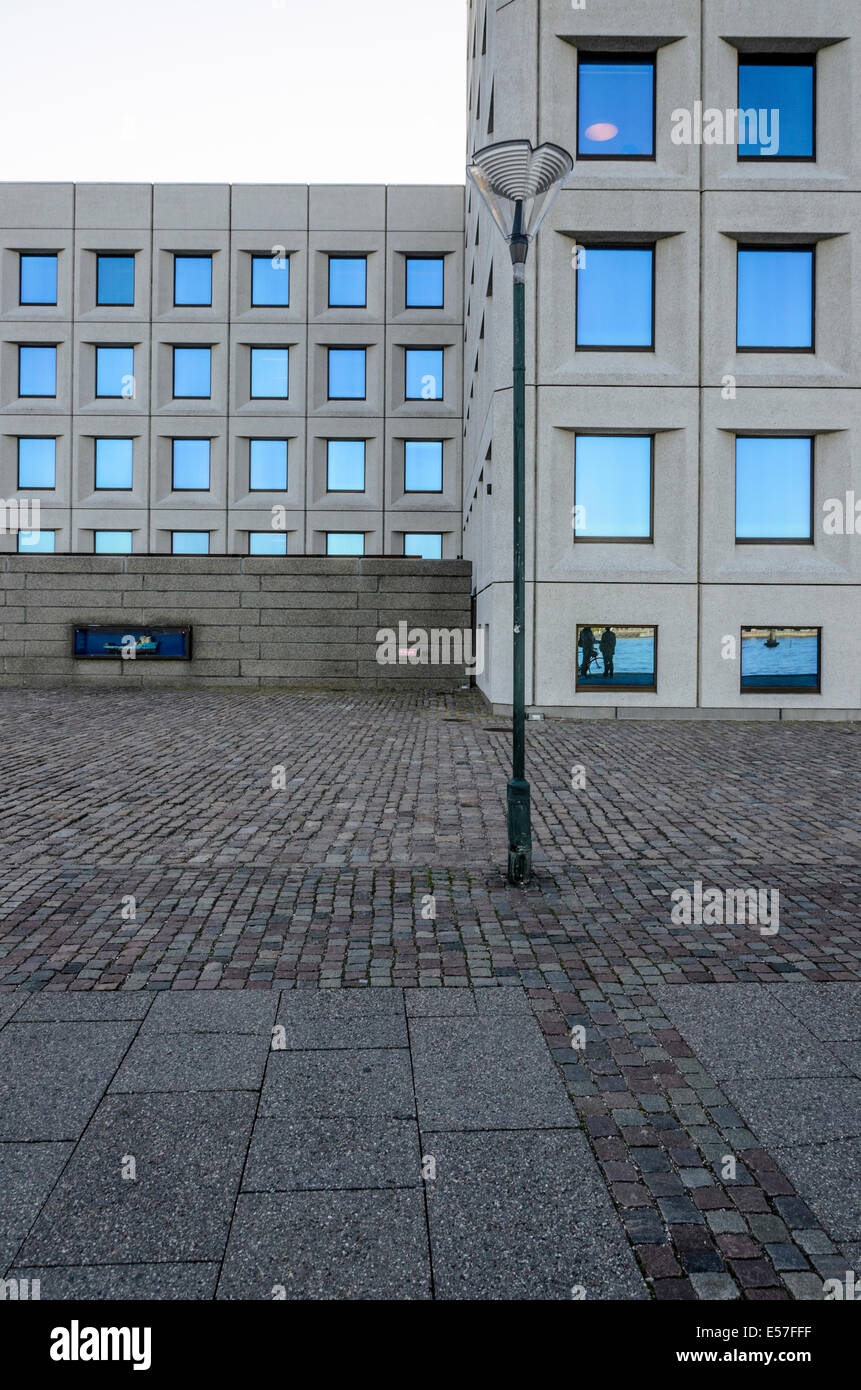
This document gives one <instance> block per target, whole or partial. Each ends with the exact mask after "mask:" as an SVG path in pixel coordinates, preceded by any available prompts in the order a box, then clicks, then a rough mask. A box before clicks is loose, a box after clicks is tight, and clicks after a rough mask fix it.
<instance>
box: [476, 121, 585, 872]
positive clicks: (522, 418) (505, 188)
mask: <svg viewBox="0 0 861 1390" xmlns="http://www.w3.org/2000/svg"><path fill="white" fill-rule="evenodd" d="M573 167H574V161H573V159H572V158H571V156H570V154H569V153H568V151H567V150H563V149H562V148H561V146H559V145H547V144H545V145H539V146H538V147H537V149H533V148H532V145H531V144H530V142H529V141H528V140H504V141H501V142H500V143H499V144H496V145H485V147H484V149H481V150H477V151H476V153H475V154H474V155H473V157H472V163H471V164H470V165H468V166H467V171H466V172H467V173H468V175H469V177H470V178H471V180H472V182H473V183H474V184H475V186H476V188H477V189H478V192H479V193H480V194H481V197H482V199H483V201H484V202H485V204H486V205H487V208H488V211H489V212H490V215H491V217H492V218H493V220H494V222H495V223H496V225H497V227H498V228H499V230H500V232H501V233H502V235H503V236H504V237H505V240H506V241H507V243H508V248H509V251H510V252H511V264H512V268H513V271H514V456H513V460H512V465H513V489H512V491H513V511H514V573H513V606H514V644H513V663H512V665H513V671H512V682H513V688H512V750H511V780H510V781H509V783H508V792H507V805H508V880H509V882H510V883H526V882H527V881H528V879H529V876H530V874H531V872H532V816H531V810H530V802H529V783H528V782H527V781H526V775H525V752H526V724H525V720H526V632H525V625H526V584H525V578H524V569H525V550H526V518H525V509H526V467H525V454H526V310H525V305H526V299H525V290H526V256H527V253H528V251H529V243H530V241H531V240H532V238H533V237H534V236H535V234H536V232H537V231H538V228H539V227H540V226H541V223H542V222H543V221H544V218H545V217H546V216H547V213H548V212H549V211H550V207H551V205H552V203H553V200H554V198H555V197H556V194H557V193H558V192H559V190H560V188H561V187H562V184H563V183H564V182H565V179H566V178H567V177H568V175H569V174H570V172H571V170H572V169H573Z"/></svg>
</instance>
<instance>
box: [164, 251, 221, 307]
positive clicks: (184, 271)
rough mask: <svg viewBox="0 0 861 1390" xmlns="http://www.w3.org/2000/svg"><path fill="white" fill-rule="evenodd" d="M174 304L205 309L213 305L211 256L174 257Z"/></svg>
mask: <svg viewBox="0 0 861 1390" xmlns="http://www.w3.org/2000/svg"><path fill="white" fill-rule="evenodd" d="M173 302H174V304H176V305H184V304H191V305H195V304H196V305H203V306H204V307H209V306H210V305H211V304H212V257H211V256H174V258H173Z"/></svg>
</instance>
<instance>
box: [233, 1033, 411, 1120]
mask: <svg viewBox="0 0 861 1390" xmlns="http://www.w3.org/2000/svg"><path fill="white" fill-rule="evenodd" d="M259 1113H260V1115H261V1116H268V1117H269V1118H271V1119H277V1120H290V1119H296V1118H298V1117H299V1116H310V1117H313V1118H314V1119H318V1120H320V1119H367V1118H370V1117H373V1118H380V1117H385V1118H390V1119H412V1118H414V1116H415V1101H414V1099H413V1086H412V1077H411V1072H410V1054H409V1052H408V1051H407V1049H406V1048H401V1049H395V1048H388V1049H381V1048H367V1049H359V1050H342V1051H335V1050H333V1051H314V1052H277V1051H276V1052H271V1053H270V1055H269V1065H268V1066H267V1069H266V1080H265V1083H264V1086H263V1091H262V1094H261V1097H260V1112H259Z"/></svg>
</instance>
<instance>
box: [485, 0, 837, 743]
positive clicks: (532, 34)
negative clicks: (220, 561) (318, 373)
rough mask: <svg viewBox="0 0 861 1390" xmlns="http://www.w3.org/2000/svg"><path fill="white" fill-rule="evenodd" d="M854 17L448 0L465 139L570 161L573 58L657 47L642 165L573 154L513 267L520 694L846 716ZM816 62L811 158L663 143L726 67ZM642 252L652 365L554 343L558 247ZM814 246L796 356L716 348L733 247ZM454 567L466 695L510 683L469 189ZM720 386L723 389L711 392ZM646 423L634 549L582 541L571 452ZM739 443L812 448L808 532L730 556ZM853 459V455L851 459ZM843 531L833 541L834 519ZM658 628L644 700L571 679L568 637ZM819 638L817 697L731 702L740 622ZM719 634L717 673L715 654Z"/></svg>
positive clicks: (683, 5) (764, 7)
mask: <svg viewBox="0 0 861 1390" xmlns="http://www.w3.org/2000/svg"><path fill="white" fill-rule="evenodd" d="M859 38H861V11H859V9H858V6H857V4H854V3H852V0H822V2H821V3H820V0H793V3H792V4H791V5H787V4H785V3H783V2H782V0H755V3H754V0H744V2H743V3H742V0H655V3H654V4H650V5H648V6H644V5H642V4H639V3H636V0H602V3H601V4H600V5H593V4H592V3H591V0H587V3H585V4H579V3H576V2H575V3H570V0H539V3H537V4H536V3H532V0H507V2H506V3H492V2H491V3H487V4H482V3H479V0H474V3H473V4H472V5H471V9H470V32H469V64H470V83H469V146H470V148H471V149H477V148H480V147H481V146H482V145H485V144H489V143H493V142H495V141H499V140H505V139H515V138H522V137H528V138H529V139H530V140H532V142H533V144H537V143H540V142H543V141H553V142H555V143H557V144H560V145H562V146H564V147H565V148H566V149H568V150H570V151H571V152H572V153H575V152H576V150H577V122H578V113H577V73H578V55H579V54H581V53H606V52H608V51H610V52H618V53H622V54H632V53H640V54H645V53H649V52H653V53H656V55H657V56H656V65H655V74H656V77H655V91H656V98H655V105H656V109H655V158H654V159H651V160H649V159H643V160H625V159H608V160H601V161H600V162H591V161H584V160H582V159H575V167H574V171H573V173H572V174H571V176H570V177H569V179H568V182H567V184H566V186H565V188H564V189H563V191H562V193H561V195H560V196H559V198H558V200H557V202H556V204H555V205H554V208H553V210H552V212H551V214H550V217H549V218H548V220H547V222H546V223H545V224H544V226H543V228H542V229H541V232H540V235H539V237H538V238H537V241H536V242H535V243H534V244H533V247H532V249H531V251H530V255H529V262H528V264H527V375H526V380H527V496H528V501H527V614H528V622H529V631H530V634H531V643H530V646H529V649H528V655H527V702H528V703H529V704H531V705H532V706H533V707H534V708H536V709H539V710H544V711H548V712H554V713H567V714H569V715H573V716H583V717H589V716H597V717H601V716H603V717H607V716H610V717H612V716H614V715H616V716H619V717H624V716H628V717H635V718H642V717H649V716H651V715H659V716H661V715H662V716H665V717H666V716H669V717H679V716H684V715H685V714H686V713H688V714H697V715H700V716H703V717H709V716H722V717H727V716H730V717H757V718H758V717H778V715H779V714H780V713H781V712H782V713H783V716H784V717H792V718H817V717H825V718H835V717H848V718H856V719H857V718H858V717H859V707H860V706H861V700H859V691H861V633H859V626H858V621H857V619H858V611H859V610H858V598H859V585H861V537H859V536H858V535H856V534H854V533H846V534H827V533H826V532H825V530H824V528H823V515H824V506H825V503H826V502H827V500H828V499H840V500H841V501H843V499H845V498H846V495H847V494H849V495H850V497H853V498H854V497H859V498H861V463H859V457H858V448H857V437H858V430H859V425H861V414H859V411H861V395H859V386H861V339H859V335H858V333H857V322H858V314H859V296H861V280H859V278H858V271H857V256H856V255H855V254H854V251H856V250H857V236H858V231H857V229H858V225H859V216H860V215H861V167H859V156H858V151H857V149H856V147H855V145H854V143H853V142H852V141H851V139H850V138H849V132H850V131H851V130H852V129H853V128H854V127H855V126H856V125H857V123H858V121H859V119H861V109H859V101H861V98H859V92H861V53H859ZM745 52H755V53H759V54H763V53H775V54H786V53H793V52H795V53H813V52H815V54H816V93H817V96H816V104H817V111H816V158H815V159H814V160H813V161H810V162H807V161H800V162H783V161H780V162H770V161H769V160H768V159H759V160H756V161H751V162H744V161H742V162H739V161H738V159H737V152H736V149H735V148H734V147H732V146H729V145H727V144H710V145H706V144H699V145H696V144H690V145H685V144H676V143H674V142H673V140H672V139H671V130H672V124H673V122H672V119H671V117H672V113H673V112H674V111H676V110H678V109H692V108H693V105H694V103H695V102H696V101H700V100H701V101H702V102H703V105H704V107H705V108H709V107H713V108H718V109H721V110H723V109H726V108H735V107H736V106H737V104H738V96H737V85H736V83H737V79H736V73H737V63H738V55H739V53H745ZM592 242H596V243H622V244H631V245H636V244H643V243H650V242H651V243H654V244H655V296H654V306H655V332H654V351H621V352H620V351H610V352H607V351H592V350H589V349H584V348H582V347H580V348H578V347H577V346H576V343H575V294H576V283H575V282H576V273H575V269H574V264H575V261H576V249H577V248H578V247H588V245H589V244H590V243H592ZM743 242H749V243H754V244H760V245H769V244H771V245H785V244H792V243H799V244H800V243H804V244H813V245H815V263H816V268H815V338H814V351H812V352H799V353H785V352H774V353H765V352H744V353H739V352H737V351H736V346H735V344H736V333H735V307H736V265H735V258H736V248H737V245H738V244H739V243H743ZM464 278H465V286H466V309H465V345H464V387H465V390H464V425H465V431H464V550H463V553H464V557H465V558H467V559H471V560H472V562H473V565H474V567H475V574H476V586H477V621H478V623H479V625H480V626H482V627H484V629H485V632H486V638H487V653H488V657H487V663H486V668H485V674H484V676H483V677H481V678H480V681H479V683H480V685H481V688H482V689H483V690H484V691H485V694H486V695H487V696H488V698H489V699H490V700H491V701H492V702H493V704H494V705H495V706H497V707H499V708H500V709H502V708H504V707H506V706H507V705H508V704H509V703H510V698H511V696H510V680H511V676H510V671H511V636H510V623H511V618H510V614H511V493H510V486H509V479H510V467H509V462H510V457H511V442H510V439H511V428H512V422H511V391H510V381H511V289H510V286H511V271H510V266H509V263H508V253H507V249H506V247H505V246H504V244H503V242H502V239H501V238H500V237H499V235H498V233H497V232H496V230H495V228H494V227H493V224H492V223H491V221H490V219H489V217H488V215H487V213H486V211H485V210H484V208H483V207H482V206H481V205H480V200H478V199H477V197H476V194H475V191H474V190H473V191H472V192H471V193H468V196H467V251H466V263H465V268H464ZM730 379H732V387H734V390H732V393H730V392H731V386H730V385H729V383H730ZM578 432H579V433H585V434H601V433H604V434H647V433H648V434H653V435H654V441H655V442H654V478H653V511H654V523H653V539H652V541H651V543H648V544H633V543H622V542H603V543H599V542H590V543H588V544H586V543H578V542H577V541H576V540H575V538H574V533H573V529H572V506H573V503H574V439H575V436H576V434H577V433H578ZM736 434H752V435H791V434H809V435H811V436H813V438H814V471H813V492H814V497H813V526H812V537H813V539H812V543H806V544H792V545H784V544H778V545H775V544H761V545H759V544H756V545H751V544H745V545H738V544H736V541H735V515H734V513H735V480H734V448H735V443H734V441H735V436H736ZM853 445H854V447H853ZM847 532H848V528H847ZM596 619H600V620H601V621H604V622H608V623H619V624H624V623H630V624H644V625H645V624H649V625H652V624H655V625H657V627H658V640H657V648H658V660H657V689H656V690H655V691H648V692H647V691H631V692H625V693H622V692H619V693H618V694H615V693H613V692H603V691H600V690H595V689H587V690H582V689H581V690H580V691H576V690H575V661H576V635H575V634H576V624H577V623H578V622H590V623H591V622H593V621H595V620H596ZM743 625H744V626H754V625H756V626H759V625H762V626H772V625H779V626H784V625H785V626H787V627H790V626H803V627H807V626H811V627H820V628H821V629H822V632H821V673H820V674H821V693H812V692H805V693H800V694H799V693H784V692H780V693H776V694H774V693H751V692H745V693H742V692H741V690H740V674H739V660H738V639H739V635H740V629H741V627H742V626H743ZM727 637H731V638H734V639H735V641H736V644H737V651H736V656H735V658H727V657H726V656H725V655H724V652H725V650H726V645H725V639H726V638H727Z"/></svg>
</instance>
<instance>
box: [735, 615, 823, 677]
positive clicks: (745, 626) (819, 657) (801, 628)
mask: <svg viewBox="0 0 861 1390" xmlns="http://www.w3.org/2000/svg"><path fill="white" fill-rule="evenodd" d="M767 626H771V627H774V628H778V627H780V626H781V624H780V623H771V624H766V623H741V624H740V625H739V630H738V632H739V637H738V689H739V694H740V695H821V694H822V628H821V627H815V626H814V625H813V624H812V623H811V624H809V628H810V629H811V630H812V631H813V632H815V633H816V685H815V686H813V685H803V686H796V687H795V688H793V687H791V686H787V685H742V678H743V675H744V672H743V670H742V660H741V655H742V650H743V634H744V632H745V631H746V630H748V631H749V630H750V629H752V628H757V627H767ZM783 626H784V628H785V630H786V631H790V630H791V631H793V632H803V631H805V628H804V626H803V625H802V626H795V625H793V624H791V623H786V624H783Z"/></svg>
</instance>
